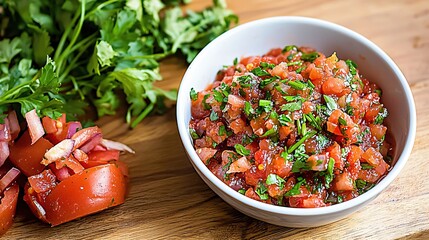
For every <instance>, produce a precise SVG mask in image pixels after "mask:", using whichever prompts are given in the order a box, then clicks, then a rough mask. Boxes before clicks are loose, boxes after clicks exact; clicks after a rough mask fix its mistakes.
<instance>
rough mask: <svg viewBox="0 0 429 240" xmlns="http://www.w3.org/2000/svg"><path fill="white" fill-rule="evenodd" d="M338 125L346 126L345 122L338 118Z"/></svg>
mask: <svg viewBox="0 0 429 240" xmlns="http://www.w3.org/2000/svg"><path fill="white" fill-rule="evenodd" d="M338 123H339V124H340V125H342V126H347V121H346V120H344V119H343V118H342V117H339V118H338Z"/></svg>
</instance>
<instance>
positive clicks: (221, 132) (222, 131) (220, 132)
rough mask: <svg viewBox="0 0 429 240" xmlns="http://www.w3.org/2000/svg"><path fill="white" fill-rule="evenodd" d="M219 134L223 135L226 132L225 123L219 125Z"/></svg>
mask: <svg viewBox="0 0 429 240" xmlns="http://www.w3.org/2000/svg"><path fill="white" fill-rule="evenodd" d="M218 134H219V136H223V135H225V134H226V128H225V125H220V127H219V131H218Z"/></svg>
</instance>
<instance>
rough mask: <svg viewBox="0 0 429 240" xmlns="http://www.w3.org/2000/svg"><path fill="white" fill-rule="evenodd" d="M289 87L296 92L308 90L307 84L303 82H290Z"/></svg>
mask: <svg viewBox="0 0 429 240" xmlns="http://www.w3.org/2000/svg"><path fill="white" fill-rule="evenodd" d="M287 84H288V85H289V86H291V87H292V88H295V89H296V90H304V89H306V88H307V84H305V83H303V82H301V81H298V80H297V81H289V82H288V83H287Z"/></svg>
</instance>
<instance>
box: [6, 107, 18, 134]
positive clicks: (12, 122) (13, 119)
mask: <svg viewBox="0 0 429 240" xmlns="http://www.w3.org/2000/svg"><path fill="white" fill-rule="evenodd" d="M7 118H8V119H9V128H10V135H11V137H12V140H15V138H17V137H18V135H19V132H20V131H21V127H20V126H19V121H18V117H17V116H16V112H15V111H11V112H9V114H8V116H7Z"/></svg>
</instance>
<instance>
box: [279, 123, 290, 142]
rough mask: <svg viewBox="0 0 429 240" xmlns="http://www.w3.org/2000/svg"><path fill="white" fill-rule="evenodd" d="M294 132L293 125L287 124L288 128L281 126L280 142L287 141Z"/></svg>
mask: <svg viewBox="0 0 429 240" xmlns="http://www.w3.org/2000/svg"><path fill="white" fill-rule="evenodd" d="M292 132H293V125H292V124H287V125H286V126H281V127H280V129H279V138H280V140H285V139H286V138H287V137H288V136H289V134H291V133H292Z"/></svg>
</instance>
